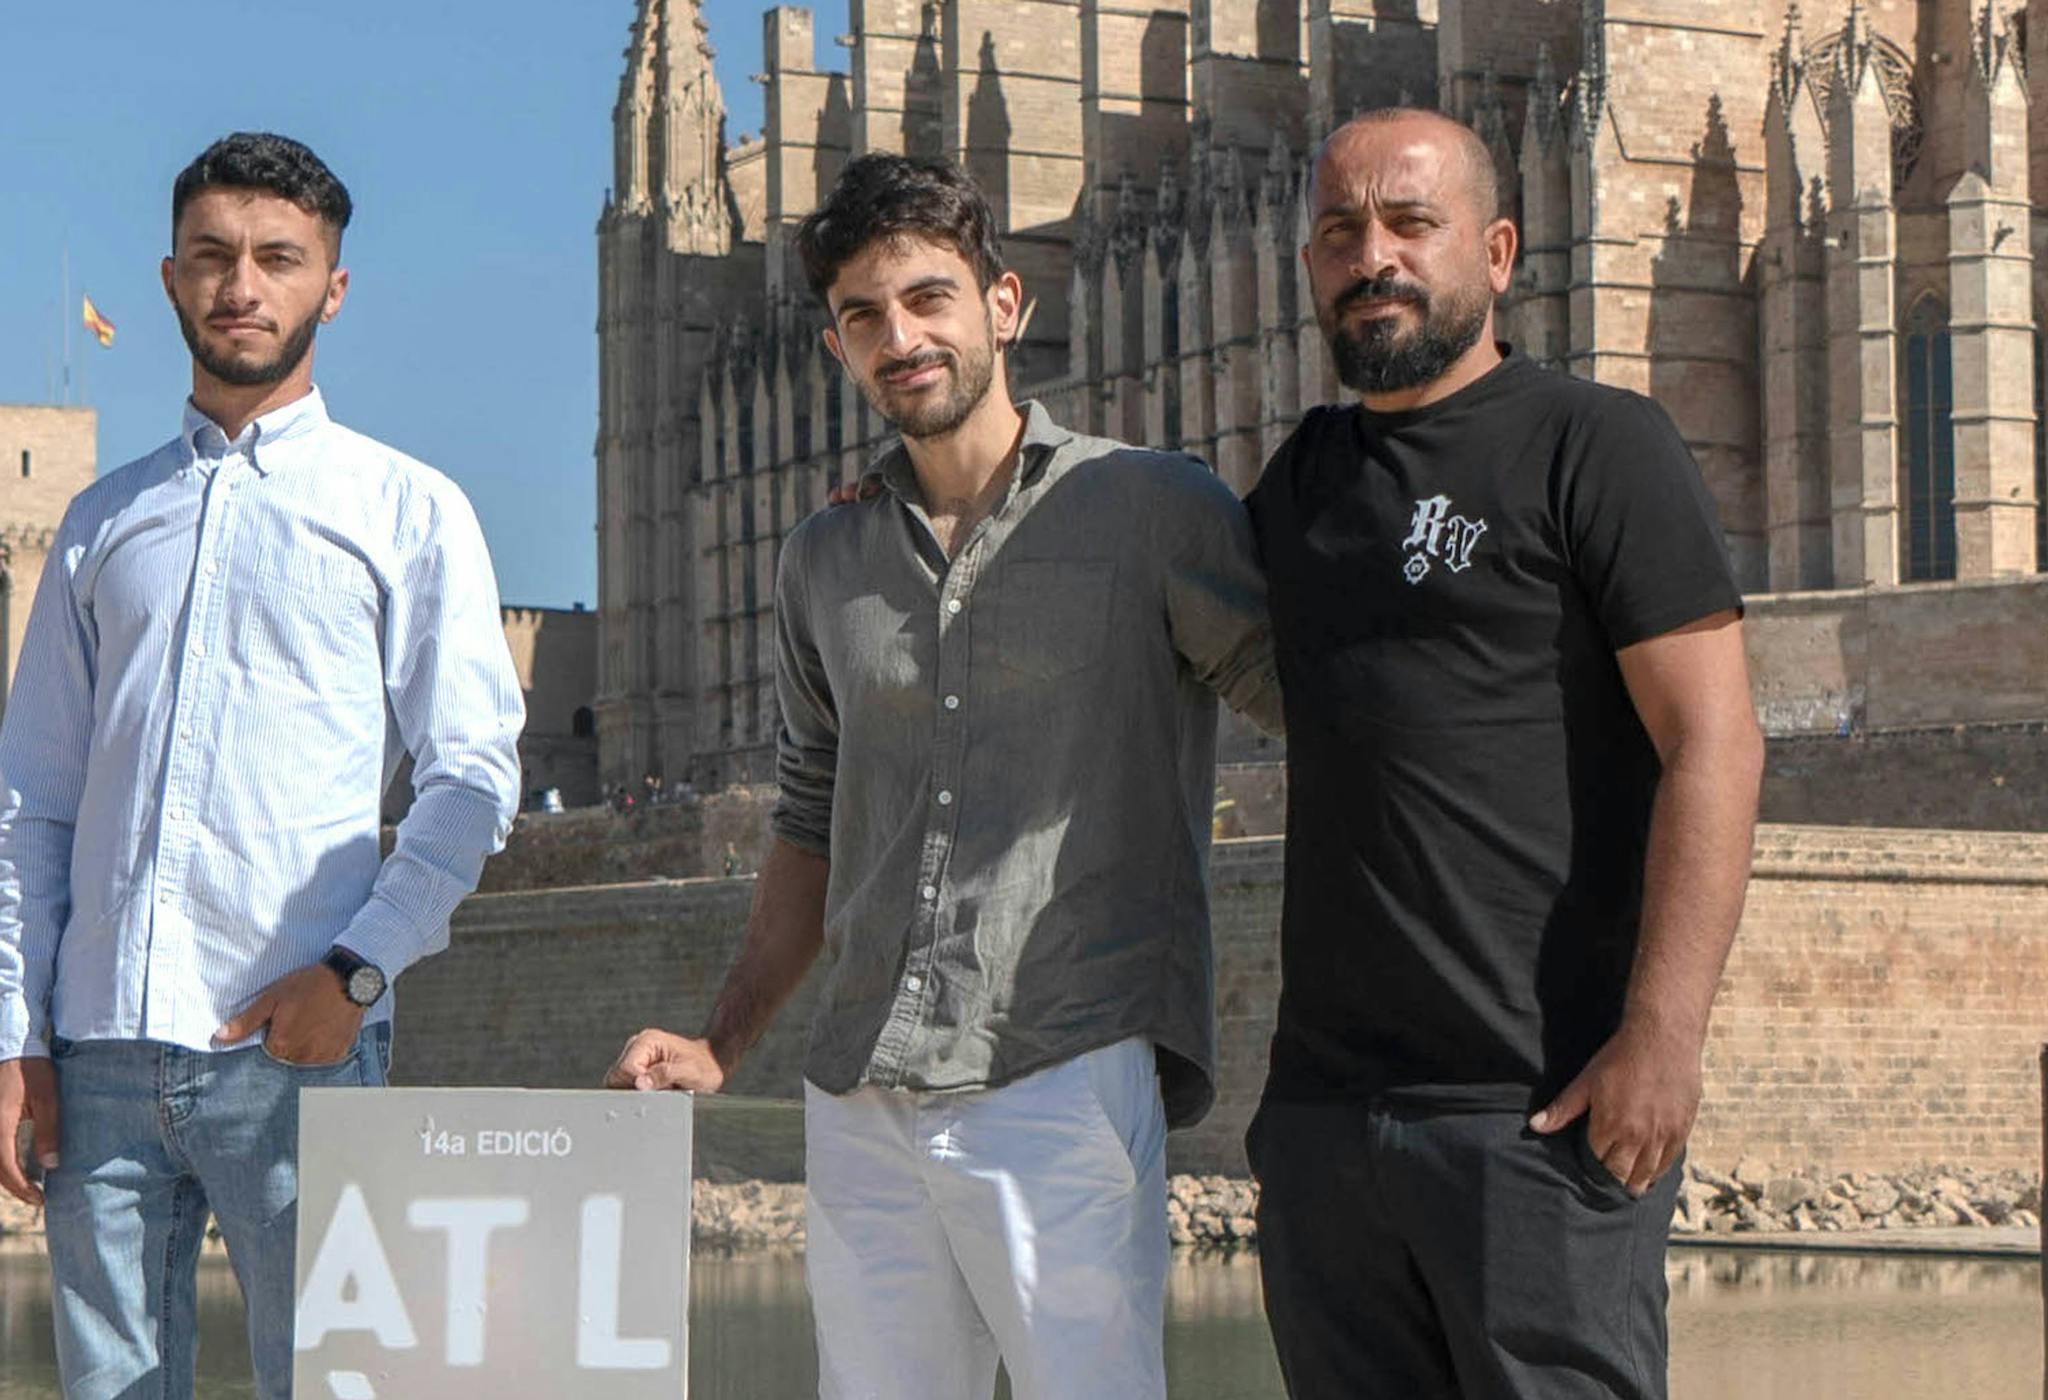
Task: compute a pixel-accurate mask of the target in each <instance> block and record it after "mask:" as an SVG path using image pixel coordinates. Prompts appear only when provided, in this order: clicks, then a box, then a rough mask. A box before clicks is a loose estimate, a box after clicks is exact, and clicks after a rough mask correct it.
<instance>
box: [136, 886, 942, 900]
mask: <svg viewBox="0 0 2048 1400" xmlns="http://www.w3.org/2000/svg"><path fill="white" fill-rule="evenodd" d="M918 893H919V894H921V895H923V896H924V897H925V898H926V899H937V898H938V897H939V887H938V886H937V885H926V886H925V887H924V888H923V889H921V890H919V891H918ZM164 897H165V898H166V899H168V898H170V896H169V895H166V896H164Z"/></svg>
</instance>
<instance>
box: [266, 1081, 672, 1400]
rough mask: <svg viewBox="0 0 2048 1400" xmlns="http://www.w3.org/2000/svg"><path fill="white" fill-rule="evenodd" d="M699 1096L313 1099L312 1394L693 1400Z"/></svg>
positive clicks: (308, 1113) (403, 1093)
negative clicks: (688, 1384) (687, 1379)
mask: <svg viewBox="0 0 2048 1400" xmlns="http://www.w3.org/2000/svg"><path fill="white" fill-rule="evenodd" d="M690 1120H691V1100H690V1097H689V1096H688V1095H686V1094H621V1093H607V1092H600V1091H589V1092H577V1091H569V1092H563V1091H534V1090H518V1089H311V1090H307V1091H305V1092H304V1093H303V1094H302V1095H301V1099H300V1118H299V1137H300V1141H299V1162H300V1173H299V1267H298V1295H297V1337H296V1347H297V1362H296V1365H295V1367H294V1375H293V1387H294V1389H293V1393H294V1394H295V1395H300V1396H320V1397H329V1398H330V1400H395V1398H396V1397H402V1396H403V1397H410V1396H418V1395H427V1394H431V1395H433V1396H435V1397H436V1400H503V1397H504V1396H506V1395H579V1396H582V1395H588V1396H592V1397H595V1396H600V1395H601V1396H603V1397H604V1398H605V1400H637V1398H638V1397H641V1396H646V1397H649V1400H652V1397H656V1396H660V1397H662V1398H663V1400H675V1398H676V1397H678V1396H681V1395H682V1394H683V1393H684V1370H685V1361H686V1359H687V1356H688V1349H687V1340H686V1335H685V1322H686V1307H687V1298H688V1291H689V1253H688V1251H689V1219H690V1197H689V1188H690V1152H691V1132H690V1128H691V1121H690Z"/></svg>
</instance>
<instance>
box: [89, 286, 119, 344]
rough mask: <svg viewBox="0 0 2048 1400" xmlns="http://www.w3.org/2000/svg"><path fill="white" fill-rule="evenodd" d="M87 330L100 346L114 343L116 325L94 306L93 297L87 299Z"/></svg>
mask: <svg viewBox="0 0 2048 1400" xmlns="http://www.w3.org/2000/svg"><path fill="white" fill-rule="evenodd" d="M85 328H86V329H87V330H89V331H91V332H92V333H93V338H94V339H96V340H98V341H99V343H100V344H102V345H112V344H113V343H114V323H113V322H112V321H109V320H108V319H107V318H106V317H104V316H102V315H100V309H99V308H98V307H97V306H94V305H93V304H92V298H91V297H87V298H86V299H85Z"/></svg>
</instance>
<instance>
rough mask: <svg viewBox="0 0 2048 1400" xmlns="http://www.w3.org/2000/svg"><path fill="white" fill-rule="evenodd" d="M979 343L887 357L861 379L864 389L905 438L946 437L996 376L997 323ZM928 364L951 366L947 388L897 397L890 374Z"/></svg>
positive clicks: (978, 400)
mask: <svg viewBox="0 0 2048 1400" xmlns="http://www.w3.org/2000/svg"><path fill="white" fill-rule="evenodd" d="M987 330H988V333H987V335H986V336H985V337H984V338H983V340H982V342H981V343H980V344H979V345H971V346H968V347H966V349H964V350H963V351H962V352H961V353H960V354H959V355H954V354H951V353H950V352H948V351H945V350H925V351H921V352H920V353H918V354H915V355H910V356H906V357H905V358H903V359H900V360H887V361H884V362H883V363H882V364H880V365H877V366H876V367H875V372H874V376H873V377H872V378H866V379H862V380H860V381H859V382H860V391H861V393H862V394H863V395H864V396H865V397H866V398H867V401H868V403H869V404H870V405H871V406H872V407H873V408H874V410H875V412H877V413H879V414H881V415H882V417H884V418H886V419H888V420H889V422H890V424H891V425H893V426H894V427H895V429H896V431H897V432H899V433H901V434H902V435H903V436H904V437H906V438H917V439H920V440H923V439H928V438H942V437H944V436H946V435H947V434H948V433H950V432H952V431H953V430H954V429H956V428H958V427H959V426H960V425H961V424H962V423H965V422H966V421H967V418H968V415H970V414H972V413H973V412H974V410H975V409H977V408H979V407H980V406H981V401H982V400H983V399H985V398H987V397H988V391H989V386H990V385H991V384H993V383H995V377H996V344H995V322H994V321H993V320H991V321H989V323H988V327H987ZM927 365H950V366H951V370H950V372H949V374H948V376H947V381H946V389H945V392H944V393H943V394H939V395H936V396H933V395H931V394H930V393H929V391H924V392H921V393H919V394H918V395H917V397H915V398H913V399H910V400H909V401H907V402H898V401H897V400H896V398H895V397H894V394H893V392H892V391H891V389H890V388H889V385H888V382H887V380H886V379H885V378H884V376H886V375H890V374H895V373H897V372H898V371H901V370H915V369H923V368H924V367H925V366H927Z"/></svg>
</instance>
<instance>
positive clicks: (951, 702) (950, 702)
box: [946, 695, 960, 710]
mask: <svg viewBox="0 0 2048 1400" xmlns="http://www.w3.org/2000/svg"><path fill="white" fill-rule="evenodd" d="M946 708H947V709H949V710H957V709H959V708H960V697H959V696H957V695H948V696H947V697H946Z"/></svg>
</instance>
